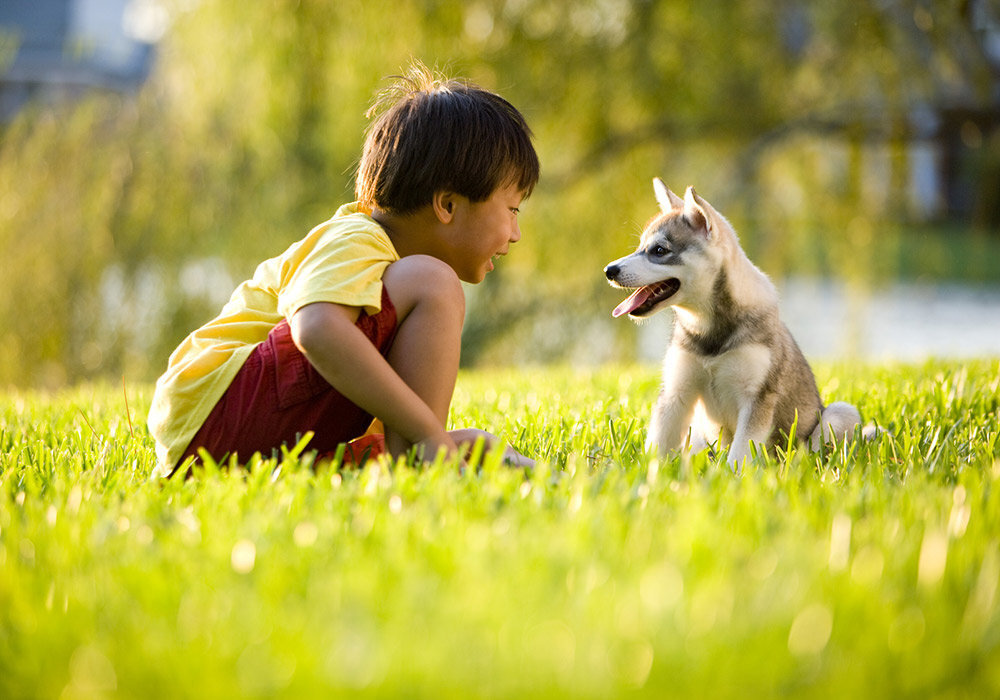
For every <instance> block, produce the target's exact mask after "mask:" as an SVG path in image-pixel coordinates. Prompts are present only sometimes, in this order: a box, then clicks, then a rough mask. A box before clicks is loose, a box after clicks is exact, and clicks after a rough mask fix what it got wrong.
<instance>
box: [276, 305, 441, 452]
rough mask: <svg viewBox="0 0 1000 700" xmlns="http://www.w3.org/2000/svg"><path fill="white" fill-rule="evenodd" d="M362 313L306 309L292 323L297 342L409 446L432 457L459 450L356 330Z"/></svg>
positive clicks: (335, 384)
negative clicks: (442, 449) (419, 447)
mask: <svg viewBox="0 0 1000 700" xmlns="http://www.w3.org/2000/svg"><path fill="white" fill-rule="evenodd" d="M359 313H360V311H359V310H358V309H357V308H354V307H349V306H343V305H340V304H331V303H325V302H320V303H315V304H309V305H307V306H303V307H302V308H301V309H299V310H298V311H296V312H295V314H293V316H292V318H291V320H290V321H289V325H290V326H291V331H292V339H293V340H294V342H295V344H296V346H297V347H298V348H299V350H300V351H301V352H302V354H303V355H305V357H306V359H307V360H309V362H310V363H311V364H312V366H313V367H315V368H316V371H317V372H319V373H320V375H321V376H322V377H323V378H324V379H326V381H328V382H329V383H330V385H331V386H333V387H334V388H335V389H336V390H337V391H339V392H340V393H341V394H343V395H344V396H345V397H346V398H347V399H348V400H350V401H351V402H353V403H354V404H356V405H358V406H360V407H361V408H363V409H365V410H366V411H368V412H369V413H371V414H372V415H373V416H375V417H377V418H380V419H381V420H382V422H383V423H384V424H385V425H386V426H387V427H389V428H391V429H392V430H394V431H395V432H396V433H398V434H399V435H401V436H403V437H404V438H405V439H406V440H408V441H410V443H412V444H420V443H422V444H423V445H424V446H425V447H426V448H429V450H430V454H429V455H428V456H433V454H434V453H435V452H436V451H437V449H438V448H440V447H445V448H446V449H447V450H448V451H449V452H452V451H454V450H456V449H457V448H456V445H455V442H454V440H452V439H451V437H450V436H449V435H448V433H447V431H446V430H445V426H444V425H442V424H441V421H440V420H439V419H438V417H437V416H436V415H434V412H433V411H432V410H431V408H430V407H429V406H428V405H427V404H426V403H425V402H424V400H423V399H421V398H420V396H419V395H418V394H417V393H416V392H415V391H413V389H411V388H410V387H409V386H408V385H407V384H406V382H404V381H403V380H402V379H401V378H400V376H399V375H398V374H396V372H395V370H393V368H392V367H391V366H390V365H389V363H388V361H386V359H385V358H384V357H383V356H382V355H381V354H379V352H378V350H377V349H376V348H375V346H374V345H372V344H371V341H369V340H368V338H366V337H365V335H364V334H363V333H362V332H361V330H360V329H358V327H357V326H355V325H354V324H355V321H356V320H357V317H358V314H359Z"/></svg>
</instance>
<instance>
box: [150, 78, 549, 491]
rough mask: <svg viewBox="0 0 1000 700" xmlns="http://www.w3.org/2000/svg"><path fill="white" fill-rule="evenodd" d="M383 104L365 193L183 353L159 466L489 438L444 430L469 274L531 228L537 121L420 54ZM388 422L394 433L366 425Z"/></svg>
mask: <svg viewBox="0 0 1000 700" xmlns="http://www.w3.org/2000/svg"><path fill="white" fill-rule="evenodd" d="M386 107H387V109H386ZM379 110H384V111H382V113H381V116H378V117H377V118H376V119H375V120H374V121H373V122H372V124H371V125H370V127H369V130H368V133H367V138H366V140H365V145H364V150H363V153H362V156H361V162H360V164H359V168H358V175H357V183H356V190H355V193H356V196H357V201H356V202H354V203H353V204H347V205H344V206H342V207H340V209H338V210H337V212H336V214H335V215H334V217H333V218H332V219H330V220H329V221H327V222H325V223H323V224H321V225H319V226H317V227H316V228H315V229H313V230H312V231H311V232H310V233H309V234H308V235H307V236H306V237H305V238H303V239H302V240H300V241H299V242H297V243H295V244H293V245H292V246H291V247H290V248H288V250H286V251H285V252H284V253H282V254H281V255H279V256H278V257H276V258H272V259H270V260H267V261H265V262H263V263H262V264H261V265H260V266H259V267H258V268H257V270H256V272H255V273H254V276H253V278H252V279H251V280H248V281H246V282H244V283H243V284H241V285H240V286H239V287H238V288H237V289H236V291H235V292H234V293H233V296H232V298H231V299H230V300H229V302H228V303H227V304H226V306H225V307H224V308H223V309H222V312H221V314H220V315H219V316H218V317H216V318H215V319H214V320H212V321H211V322H209V323H208V324H206V325H205V326H202V327H201V328H199V329H198V330H196V331H194V332H193V333H192V334H191V335H189V336H188V337H187V338H186V339H185V340H184V341H183V342H182V343H181V345H180V346H179V347H178V348H177V350H175V351H174V353H173V354H172V355H171V356H170V361H169V364H168V367H167V371H166V373H165V374H164V375H163V376H162V377H160V379H159V380H158V381H157V383H156V391H155V393H154V395H153V402H152V407H151V409H150V413H149V428H150V431H151V432H152V434H153V436H154V437H155V438H156V447H157V456H158V459H159V465H158V468H157V474H158V475H163V476H166V475H169V474H172V473H173V472H174V471H175V470H176V469H177V468H178V467H179V466H180V465H181V464H183V463H184V462H185V461H186V460H187V458H188V457H192V456H197V454H198V450H199V448H204V449H205V450H207V452H208V453H209V454H211V455H212V457H213V458H215V459H217V460H221V459H224V458H225V457H226V456H227V455H231V454H237V455H238V456H239V459H240V460H242V461H245V460H246V459H248V458H249V457H250V456H251V455H252V454H253V453H254V452H261V453H263V454H264V455H265V456H266V457H269V456H270V455H271V454H272V451H273V450H275V449H277V448H279V447H280V446H281V445H282V444H285V445H288V446H292V445H294V444H295V443H296V442H297V441H298V439H299V438H300V436H301V435H303V434H304V433H306V432H307V431H313V432H314V433H315V434H314V436H313V438H312V441H311V442H310V443H309V449H315V450H318V451H319V452H320V453H321V455H322V454H326V453H333V452H334V451H335V450H336V449H337V447H338V445H339V444H341V443H349V446H348V453H347V456H348V458H352V457H353V458H354V459H359V458H362V457H361V453H362V452H364V453H366V454H378V453H380V452H382V451H388V452H389V453H390V454H391V455H393V456H397V455H400V454H403V453H405V452H406V451H407V450H409V449H410V448H411V447H413V446H417V447H418V448H419V449H420V450H422V453H423V455H424V456H426V457H433V456H434V455H435V454H437V452H438V451H439V450H442V449H443V450H445V451H446V452H448V453H449V454H453V453H455V452H456V451H458V450H459V449H460V448H462V447H467V446H468V445H469V443H471V442H473V441H475V440H476V439H478V438H480V437H481V438H484V439H486V440H487V442H490V441H491V439H492V436H490V435H489V434H487V433H485V432H483V431H481V430H475V429H467V430H457V431H451V432H448V431H447V430H446V429H445V425H446V422H447V418H448V410H449V406H450V404H451V398H452V393H453V391H454V388H455V379H456V376H457V373H458V363H459V352H460V343H461V333H462V324H463V322H464V314H465V296H464V293H463V290H462V286H461V284H460V282H461V281H464V282H469V283H473V284H476V283H478V282H481V281H482V280H483V278H484V277H485V276H486V274H487V273H488V272H489V271H491V270H492V269H493V259H494V258H496V257H497V256H499V255H506V254H507V252H508V251H509V249H510V245H511V244H512V243H515V242H517V241H518V240H520V238H521V231H520V229H519V228H518V223H517V214H518V207H519V206H520V203H521V200H522V199H523V198H525V197H527V196H528V195H529V194H530V193H531V191H532V189H533V188H534V186H535V183H536V182H537V181H538V174H539V165H538V157H537V155H536V153H535V150H534V147H533V146H532V144H531V132H530V130H529V129H528V126H527V124H526V123H525V121H524V118H523V117H522V116H521V114H520V113H519V112H518V111H517V110H516V109H515V108H514V107H513V106H512V105H511V104H510V103H508V102H507V101H506V100H504V99H503V98H501V97H499V96H498V95H496V94H493V93H491V92H489V91H486V90H483V89H481V88H479V87H477V86H475V85H471V84H468V83H465V82H461V81H457V80H447V79H437V78H435V77H434V76H433V75H432V74H431V73H430V72H429V71H428V70H427V69H426V68H424V67H423V66H420V65H415V66H414V67H413V69H412V70H411V72H410V75H409V77H406V78H400V79H399V80H398V81H397V83H395V84H394V86H393V87H392V88H391V89H390V90H388V91H387V92H385V93H383V94H382V95H381V96H380V98H379V99H378V100H376V103H375V105H374V106H373V107H372V109H371V110H370V111H369V116H371V115H372V114H373V113H376V112H378V111H379ZM373 416H374V417H376V418H377V419H378V420H376V421H375V422H374V423H373V421H372V417H373ZM379 421H381V425H382V426H384V437H383V436H382V435H381V434H374V435H373V434H370V433H371V430H369V434H367V435H366V434H365V433H366V430H367V429H369V426H370V425H371V426H375V427H376V428H378V427H381V426H380V425H379ZM359 438H360V439H359ZM507 456H508V458H510V459H513V460H515V461H523V462H525V463H529V462H530V460H526V458H524V457H523V456H522V455H519V454H518V453H516V452H514V451H513V450H508V453H507Z"/></svg>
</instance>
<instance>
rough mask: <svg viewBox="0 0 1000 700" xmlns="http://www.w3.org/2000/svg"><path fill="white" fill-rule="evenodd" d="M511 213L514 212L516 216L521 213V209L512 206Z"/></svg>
mask: <svg viewBox="0 0 1000 700" xmlns="http://www.w3.org/2000/svg"><path fill="white" fill-rule="evenodd" d="M510 213H511V214H513V215H514V216H517V215H518V214H520V213H521V210H520V209H518V208H517V207H511V208H510Z"/></svg>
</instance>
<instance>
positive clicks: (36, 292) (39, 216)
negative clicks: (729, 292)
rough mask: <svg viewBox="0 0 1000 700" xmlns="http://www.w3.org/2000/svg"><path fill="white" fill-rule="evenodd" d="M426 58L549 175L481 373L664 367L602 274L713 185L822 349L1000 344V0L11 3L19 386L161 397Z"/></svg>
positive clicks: (477, 313)
mask: <svg viewBox="0 0 1000 700" xmlns="http://www.w3.org/2000/svg"><path fill="white" fill-rule="evenodd" d="M411 58H416V59H419V60H421V61H423V62H425V63H427V64H428V65H432V66H436V67H438V68H440V69H442V70H444V71H445V72H447V73H450V74H453V75H458V76H463V77H467V78H470V79H472V80H474V81H476V82H478V83H480V84H482V85H483V86H485V87H488V88H491V89H494V90H497V91H499V92H500V93H502V94H503V95H504V96H505V97H507V98H508V99H510V100H511V101H512V102H513V103H514V104H515V105H516V106H518V107H519V108H520V109H521V110H522V111H523V112H524V114H525V116H526V117H527V119H528V121H529V123H530V124H531V125H532V128H533V129H534V132H535V137H536V147H537V149H538V151H539V155H540V157H541V160H542V168H543V172H542V180H541V182H540V183H539V186H538V187H537V189H536V190H535V193H534V195H533V196H532V197H531V199H529V200H528V201H527V202H526V203H525V204H524V206H523V207H522V214H521V224H522V230H523V232H524V238H523V240H522V242H520V243H519V244H517V246H515V248H514V249H513V251H512V253H513V254H512V255H511V256H509V257H508V258H505V259H504V260H503V262H502V263H501V265H500V266H499V268H498V270H497V271H496V272H494V273H492V274H491V275H490V276H489V277H488V278H487V281H486V282H484V283H483V284H482V285H479V286H477V287H469V288H468V293H469V317H468V322H467V327H466V334H465V337H464V354H463V362H465V364H466V365H469V366H476V365H482V364H488V363H489V364H521V363H541V362H554V361H559V362H569V363H573V364H580V365H588V364H596V363H601V362H606V361H609V360H616V361H623V360H624V361H628V360H643V361H653V360H655V359H657V358H658V357H659V355H660V354H661V353H662V349H663V344H664V342H665V340H666V338H667V336H668V332H669V314H661V315H659V316H657V317H655V318H654V319H653V320H651V321H650V322H648V323H646V324H644V325H643V326H636V325H635V324H632V323H631V322H628V321H625V320H622V319H618V320H612V319H611V316H610V312H611V309H612V308H614V306H615V305H616V304H617V303H618V301H620V299H621V298H622V293H621V292H619V291H616V290H613V289H610V288H609V287H608V286H607V284H606V282H605V280H604V276H603V273H602V268H603V266H604V265H605V264H606V263H607V262H608V261H610V260H612V259H614V258H617V257H620V256H621V255H624V254H625V253H626V252H629V251H630V250H631V249H632V248H634V246H635V244H636V242H637V239H638V234H639V232H640V231H641V229H642V227H643V224H644V223H645V222H646V221H647V220H648V219H649V218H650V217H651V216H652V215H653V214H654V213H655V211H656V205H655V201H654V199H653V193H652V187H651V180H652V178H653V177H654V176H656V175H658V176H660V177H662V178H663V179H664V180H665V181H666V182H667V184H668V185H669V186H670V187H671V188H673V189H674V190H675V191H677V192H682V191H683V190H684V188H685V187H686V186H687V185H689V184H693V185H695V186H696V187H697V188H698V191H699V193H700V194H702V196H704V197H705V198H706V199H708V200H709V201H710V202H712V204H713V205H714V206H715V207H716V208H717V209H719V210H720V211H721V212H722V213H724V214H725V215H726V216H727V217H728V218H729V219H730V220H731V221H732V222H733V224H734V225H735V227H736V228H737V230H738V231H739V233H740V236H741V239H742V241H743V243H744V246H745V248H746V249H747V252H748V254H749V255H750V257H751V259H753V260H754V261H755V262H756V263H757V264H758V266H760V267H761V268H762V269H763V270H764V271H765V272H767V273H768V274H769V275H770V276H771V277H772V279H774V280H775V282H776V283H777V284H778V286H779V289H780V291H781V293H782V298H783V305H784V313H785V317H786V320H787V322H788V323H789V325H790V326H791V327H792V330H793V332H794V333H795V334H796V335H797V337H798V339H799V341H800V344H801V345H802V346H803V349H804V350H805V351H806V354H807V356H809V357H810V358H859V359H864V360H875V361H879V360H883V359H887V358H899V359H907V360H909V359H919V358H922V357H927V356H963V355H995V354H998V353H1000V6H998V3H997V1H996V0H950V1H947V2H945V1H943V0H851V2H829V1H828V0H741V2H738V3H734V2H730V1H729V0H471V1H470V0H423V1H417V0H254V1H253V2H246V1H245V0H2V2H0V266H2V267H0V329H2V330H0V333H2V343H0V385H21V386H38V387H58V386H60V385H63V384H65V383H67V382H74V381H80V380H86V379H91V378H99V377H104V376H110V377H113V378H118V377H121V376H122V375H124V376H126V377H127V378H128V379H129V380H130V381H146V380H152V379H154V378H155V377H156V376H157V375H158V374H159V373H160V372H161V371H162V370H163V369H164V367H165V365H166V360H167V356H168V355H169V353H170V352H171V351H172V350H173V348H174V347H175V346H176V345H177V343H178V342H179V341H180V340H181V339H182V338H183V337H184V336H185V335H186V334H187V333H188V332H189V331H191V330H193V329H194V328H195V327H196V326H198V325H200V324H201V323H203V322H204V321H206V320H208V319H209V318H211V317H212V316H214V315H215V313H216V312H217V311H218V310H219V308H220V307H221V305H222V304H223V303H224V302H225V301H226V299H228V296H229V294H230V292H231V291H232V289H233V287H234V286H235V285H236V284H237V283H239V282H240V281H242V280H243V279H245V278H248V277H249V276H251V275H252V273H253V270H254V268H255V266H256V265H257V263H259V262H261V261H262V260H264V259H265V258H268V257H271V256H273V255H276V254H278V253H280V252H281V251H282V250H283V249H284V248H285V247H287V246H288V245H289V244H290V243H292V242H294V241H295V240H297V239H299V238H301V237H302V236H303V235H304V234H305V233H306V232H307V231H308V230H309V229H310V228H311V227H312V226H314V225H315V224H317V223H319V222H321V221H323V220H325V219H326V218H328V217H329V216H330V215H331V214H332V213H333V212H334V210H335V209H336V208H337V206H339V205H340V204H341V203H343V202H346V201H349V200H351V199H352V191H353V175H354V169H355V166H356V162H357V158H358V155H359V152H360V148H361V144H362V140H363V132H364V128H365V125H366V120H365V117H364V112H365V110H366V108H367V106H368V105H369V103H370V101H371V98H372V96H373V93H374V92H375V91H376V90H377V89H378V88H379V87H380V86H382V85H383V84H384V80H385V78H386V77H387V76H390V75H393V74H396V73H399V72H401V71H402V70H404V69H405V66H406V64H407V63H408V62H409V61H410V59H411Z"/></svg>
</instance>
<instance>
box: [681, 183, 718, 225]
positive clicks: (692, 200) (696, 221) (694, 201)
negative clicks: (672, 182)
mask: <svg viewBox="0 0 1000 700" xmlns="http://www.w3.org/2000/svg"><path fill="white" fill-rule="evenodd" d="M710 211H711V207H709V206H708V202H706V201H705V200H704V199H702V198H701V197H699V196H698V193H697V192H695V191H694V187H688V188H687V191H686V192H685V193H684V218H685V219H687V221H688V223H689V224H691V226H692V227H693V228H695V229H696V230H699V231H704V232H705V235H706V236H708V237H709V238H711V237H712V234H713V227H712V217H711V216H709V212H710Z"/></svg>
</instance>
